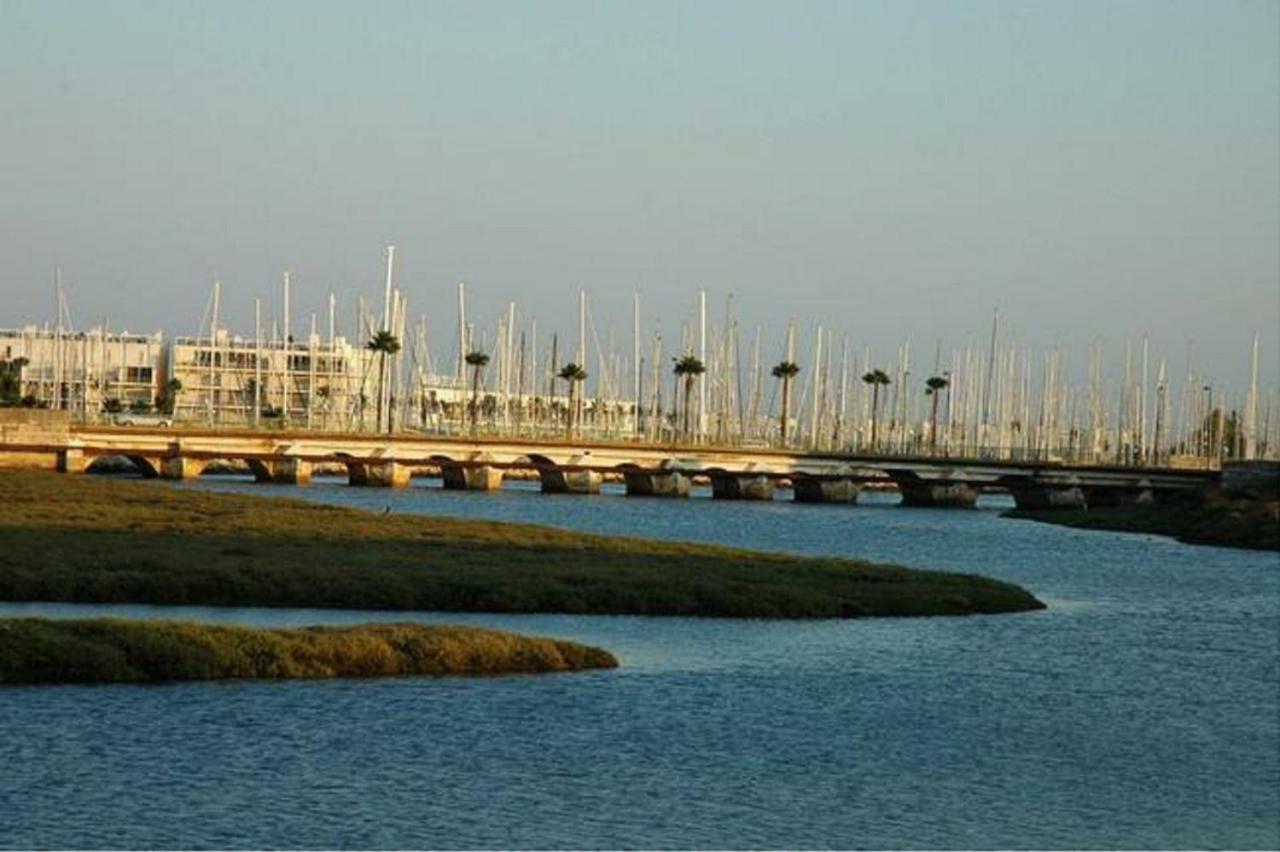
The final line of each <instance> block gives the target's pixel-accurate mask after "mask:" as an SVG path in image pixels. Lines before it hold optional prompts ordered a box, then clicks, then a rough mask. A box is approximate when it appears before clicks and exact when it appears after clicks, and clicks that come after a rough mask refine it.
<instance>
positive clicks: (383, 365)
mask: <svg viewBox="0 0 1280 852" xmlns="http://www.w3.org/2000/svg"><path fill="white" fill-rule="evenodd" d="M364 348H365V349H368V350H369V351H371V352H377V353H378V431H379V432H381V431H382V419H383V418H382V399H383V391H384V388H385V385H386V378H387V356H388V355H394V354H396V353H397V352H399V351H400V341H399V340H398V339H397V338H396V336H395V335H394V334H392V333H391V332H389V331H386V330H385V329H384V330H382V331H379V332H377V333H376V334H374V335H373V337H371V338H370V339H369V342H368V343H366V344H365V346H364ZM390 415H391V412H389V411H388V412H387V418H386V419H387V431H390V430H391V416H390Z"/></svg>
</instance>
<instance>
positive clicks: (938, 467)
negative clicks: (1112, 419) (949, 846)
mask: <svg viewBox="0 0 1280 852" xmlns="http://www.w3.org/2000/svg"><path fill="white" fill-rule="evenodd" d="M0 450H9V451H10V452H25V453H26V454H27V455H28V456H30V455H31V454H36V455H40V454H46V456H45V457H47V458H49V459H50V461H52V459H53V458H56V460H57V462H56V463H57V467H58V469H59V470H62V471H65V472H70V473H78V472H83V471H85V470H86V469H88V468H89V467H90V466H91V465H92V464H93V463H94V462H95V461H96V460H98V459H100V458H102V457H105V456H123V457H126V458H128V459H129V460H130V461H132V462H133V464H134V465H136V466H137V467H138V468H139V469H140V470H141V471H142V472H143V473H144V474H145V475H149V476H163V477H168V478H175V479H187V478H192V477H196V476H199V475H200V474H201V472H202V471H203V470H204V469H205V467H207V466H208V465H209V464H210V463H212V462H215V461H240V462H243V463H246V464H247V465H248V466H249V468H250V469H251V470H252V471H253V473H254V475H255V477H256V478H257V479H259V480H260V481H271V482H284V483H293V484H299V485H301V484H305V483H307V482H309V481H310V479H311V474H312V471H313V470H314V469H315V468H316V466H317V465H330V466H333V465H342V466H345V467H346V470H347V473H348V478H349V482H350V483H351V484H353V485H368V486H386V487H398V486H405V485H407V484H408V483H409V479H410V477H411V476H412V475H413V474H414V473H415V472H416V473H419V474H424V473H431V474H437V472H438V475H440V476H441V477H442V478H443V480H444V485H445V487H446V488H455V489H466V490H492V489H496V488H498V487H500V486H501V484H502V479H503V476H504V474H505V472H506V471H511V470H524V471H533V472H536V473H537V475H538V477H539V479H540V481H541V483H542V490H543V491H546V492H561V493H594V492H598V491H599V490H600V484H601V482H602V480H603V477H604V475H605V474H615V475H616V474H620V475H621V476H622V477H623V479H624V480H625V482H626V490H627V494H628V495H650V496H668V497H682V496H687V495H688V494H689V492H690V488H691V486H692V480H693V478H694V477H705V478H706V479H708V480H709V481H710V483H711V487H712V494H713V496H715V497H717V498H722V499H746V500H753V499H754V500H769V499H772V498H773V493H774V489H775V487H776V486H777V485H778V484H779V483H780V482H783V481H787V482H790V483H791V484H792V487H793V493H794V496H795V499H796V500H798V501H802V502H846V503H852V502H854V501H856V499H857V496H858V492H859V491H860V490H861V488H862V487H863V486H864V485H865V484H866V483H879V482H892V483H894V484H895V485H897V487H898V489H899V490H900V492H901V494H902V498H903V503H904V504H906V505H922V506H972V505H973V503H974V501H975V500H976V498H977V496H978V494H979V493H980V492H981V491H982V490H983V489H988V488H999V489H1007V490H1008V491H1009V492H1011V493H1012V494H1013V496H1014V499H1015V500H1016V502H1017V504H1018V505H1019V506H1021V507H1027V508H1054V507H1063V508H1067V507H1077V508H1078V507H1087V506H1099V505H1117V504H1121V503H1128V502H1145V501H1150V500H1158V499H1160V498H1161V497H1162V496H1165V495H1168V494H1172V493H1174V492H1177V491H1181V490H1186V489H1193V488H1199V487H1201V486H1203V485H1205V484H1207V483H1209V482H1212V481H1214V480H1216V478H1217V476H1218V473H1217V471H1206V470H1180V469H1169V468H1141V467H1108V466H1098V465H1074V464H1064V463H1059V462H1052V461H1010V460H996V459H970V458H942V457H921V456H877V455H853V454H841V453H808V452H799V451H790V450H785V449H775V448H764V447H761V448H752V447H717V446H695V445H655V444H648V443H640V442H605V441H592V440H555V439H551V440H545V439H519V438H492V437H459V436H449V437H444V436H433V435H425V434H417V433H405V434H396V435H372V434H367V433H357V434H342V433H333V432H308V431H251V430H228V429H218V430H214V429H200V428H176V429H175V428H162V427H137V426H133V427H116V426H95V425H72V426H70V428H69V429H68V430H67V432H66V433H65V438H63V437H59V439H58V440H57V441H56V442H53V443H44V444H40V445H25V446H23V445H15V444H9V445H0ZM50 454H51V455H50ZM50 466H52V465H50Z"/></svg>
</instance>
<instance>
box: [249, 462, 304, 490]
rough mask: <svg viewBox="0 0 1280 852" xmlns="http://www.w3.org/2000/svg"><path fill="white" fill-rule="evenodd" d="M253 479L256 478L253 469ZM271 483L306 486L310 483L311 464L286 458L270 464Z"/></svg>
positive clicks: (255, 471)
mask: <svg viewBox="0 0 1280 852" xmlns="http://www.w3.org/2000/svg"><path fill="white" fill-rule="evenodd" d="M253 475H254V477H257V476H258V471H257V469H256V468H255V469H254V471H253ZM271 481H272V482H275V483H278V484H280V485H307V484H309V483H310V482H311V462H309V461H306V460H305V459H300V458H293V457H286V458H283V459H281V460H280V461H277V462H273V463H272V464H271Z"/></svg>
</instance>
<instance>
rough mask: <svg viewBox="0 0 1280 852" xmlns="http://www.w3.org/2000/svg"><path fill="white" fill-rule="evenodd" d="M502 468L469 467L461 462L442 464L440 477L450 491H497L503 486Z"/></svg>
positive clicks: (488, 466)
mask: <svg viewBox="0 0 1280 852" xmlns="http://www.w3.org/2000/svg"><path fill="white" fill-rule="evenodd" d="M502 475H503V474H502V469H501V468H497V467H492V466H490V465H487V464H486V465H477V466H475V467H469V466H466V465H461V464H442V465H440V477H441V479H443V480H444V487H445V488H447V489H449V490H450V491H497V490H498V489H499V488H501V487H502Z"/></svg>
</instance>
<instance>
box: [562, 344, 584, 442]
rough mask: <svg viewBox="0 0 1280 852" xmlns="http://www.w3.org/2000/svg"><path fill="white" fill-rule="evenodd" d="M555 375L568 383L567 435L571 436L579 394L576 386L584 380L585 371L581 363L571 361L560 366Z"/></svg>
mask: <svg viewBox="0 0 1280 852" xmlns="http://www.w3.org/2000/svg"><path fill="white" fill-rule="evenodd" d="M557 376H558V377H559V378H562V379H564V380H565V381H566V382H568V383H569V425H568V435H569V437H573V427H574V421H575V420H576V419H577V418H576V417H575V413H576V412H577V410H578V408H577V399H578V396H579V395H580V394H579V392H578V387H579V384H580V383H581V382H585V381H586V380H587V371H586V370H585V369H584V368H583V367H582V366H581V365H579V364H574V363H573V362H572V361H571V362H569V363H568V364H565V365H564V366H563V367H561V368H560V372H559V373H557Z"/></svg>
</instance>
